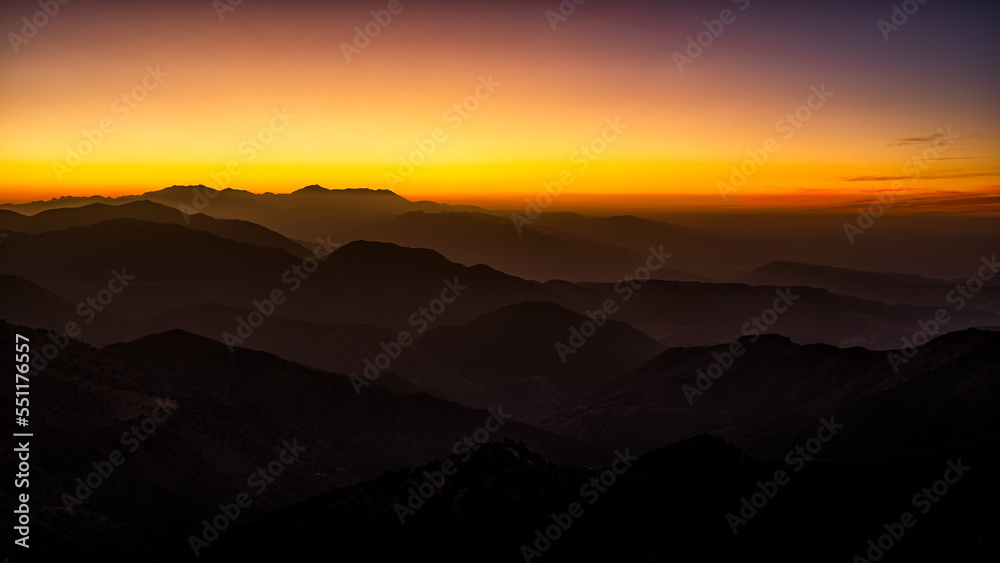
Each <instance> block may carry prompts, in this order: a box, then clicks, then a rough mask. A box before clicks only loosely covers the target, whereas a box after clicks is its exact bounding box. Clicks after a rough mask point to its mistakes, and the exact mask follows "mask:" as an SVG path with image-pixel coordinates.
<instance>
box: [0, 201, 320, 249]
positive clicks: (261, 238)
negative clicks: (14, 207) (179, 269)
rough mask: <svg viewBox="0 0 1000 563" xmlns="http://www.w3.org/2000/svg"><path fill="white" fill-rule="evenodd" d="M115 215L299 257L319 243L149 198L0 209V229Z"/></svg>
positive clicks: (41, 228)
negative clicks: (30, 211)
mask: <svg viewBox="0 0 1000 563" xmlns="http://www.w3.org/2000/svg"><path fill="white" fill-rule="evenodd" d="M115 219H139V220H142V221H149V222H152V223H167V224H173V225H184V226H187V227H190V228H192V229H196V230H199V231H206V232H209V233H212V234H214V235H217V236H220V237H222V238H228V239H232V240H235V241H238V242H244V243H247V244H253V245H256V246H263V247H274V248H281V249H282V250H285V251H286V252H288V253H289V254H292V255H293V256H298V257H300V258H301V257H305V256H307V255H309V253H310V251H311V250H312V249H313V248H314V247H315V246H316V243H312V244H309V245H307V246H306V247H303V246H302V245H301V244H299V243H296V242H293V241H291V240H288V239H286V238H285V237H283V236H281V235H279V234H278V233H276V232H274V231H271V230H268V229H265V228H264V227H261V226H260V225H257V224H254V223H251V222H249V221H240V220H235V219H227V220H223V219H215V218H213V217H209V216H207V215H204V214H200V213H199V214H195V215H190V216H187V217H185V216H184V214H182V213H181V212H180V211H178V210H177V209H176V208H171V207H167V206H164V205H160V204H158V203H153V202H152V201H147V200H137V201H133V202H131V203H124V204H120V205H107V204H104V203H91V204H87V205H84V206H82V207H64V208H58V209H50V210H47V211H42V212H40V213H38V214H37V215H32V216H30V217H25V216H22V215H18V214H16V213H13V212H7V211H3V212H0V230H9V231H15V232H19V233H28V234H38V233H44V232H48V231H61V230H64V229H68V228H70V227H85V226H88V225H94V224H97V223H101V222H103V221H112V220H115ZM307 248H308V249H309V250H307Z"/></svg>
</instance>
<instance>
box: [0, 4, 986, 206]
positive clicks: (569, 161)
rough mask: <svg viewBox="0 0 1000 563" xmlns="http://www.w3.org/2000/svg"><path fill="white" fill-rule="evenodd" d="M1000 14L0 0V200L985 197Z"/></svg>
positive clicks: (896, 7)
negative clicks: (350, 191)
mask: <svg viewBox="0 0 1000 563" xmlns="http://www.w3.org/2000/svg"><path fill="white" fill-rule="evenodd" d="M47 1H48V3H47ZM230 2H231V3H230ZM50 4H51V5H50ZM668 4H669V5H668ZM814 4H815V5H814ZM42 5H46V6H48V9H49V11H50V12H54V15H49V14H46V13H44V12H43V11H42V9H43V8H42V7H41V6H42ZM56 7H57V8H58V9H56ZM903 8H906V10H907V11H911V12H912V13H910V14H907V13H906V11H904V9H903ZM914 8H915V10H914ZM390 9H391V11H390ZM392 11H395V12H396V13H392ZM894 11H898V13H895V16H894ZM373 12H374V14H373ZM998 15H1000V6H998V5H997V4H996V3H995V2H992V3H991V2H971V1H967V0H959V1H952V2H944V1H943V0H926V2H925V3H923V4H919V3H918V2H917V1H916V0H909V1H908V2H896V3H895V4H894V3H893V2H881V1H877V0H876V1H867V2H858V1H854V0H846V1H839V2H826V3H804V2H791V1H765V0H713V1H707V2H706V1H700V2H695V1H686V2H669V3H667V2H647V1H642V2H612V1H610V0H605V1H598V0H586V1H584V2H582V3H580V4H575V3H574V2H572V1H571V0H565V1H562V2H560V1H559V0H548V1H534V2H528V1H513V2H485V1H479V0H468V1H464V2H432V1H429V0H428V1H422V0H412V1H410V0H393V1H389V0H372V1H365V2H354V3H351V4H349V5H345V4H343V3H340V4H339V5H336V6H331V5H329V4H328V3H322V2H305V1H284V2H278V1H267V0H242V1H241V2H240V1H239V0H229V2H226V0H218V1H215V2H213V1H211V0H198V1H191V0H180V1H176V2H170V3H168V2H137V1H130V2H117V1H114V2H112V1H100V0H95V1H89V2H83V1H80V0H68V1H67V3H66V4H65V5H62V4H60V3H59V2H58V0H42V2H41V3H39V2H38V1H37V0H36V1H34V2H32V1H26V0H8V1H5V2H4V3H3V4H2V7H0V30H2V31H3V32H4V34H5V37H6V40H5V41H4V44H3V45H2V46H0V200H3V202H22V201H30V200H38V199H48V198H51V197H58V196H63V195H94V194H99V195H106V196H116V195H124V194H134V193H142V192H145V191H151V190H156V189H161V188H164V187H167V186H171V185H197V184H203V185H207V186H210V187H215V188H219V189H221V188H226V187H231V188H235V189H244V190H249V191H253V192H258V193H259V192H265V191H271V192H275V193H283V192H290V191H294V190H296V189H299V188H301V187H303V186H306V185H311V184H319V185H322V186H324V187H327V188H347V187H368V188H373V189H392V190H393V191H395V192H396V193H399V194H400V195H403V196H404V197H407V198H409V199H434V200H438V201H446V202H455V203H477V204H488V203H490V202H497V203H509V202H512V201H523V199H524V198H525V197H528V198H537V197H538V196H539V195H540V194H543V193H545V190H546V189H547V190H548V191H549V193H553V194H558V197H561V198H563V200H562V201H563V202H572V201H577V202H580V201H588V202H591V203H592V204H594V205H597V206H599V205H600V201H602V200H608V198H618V199H619V200H621V201H624V200H628V201H636V202H641V203H640V205H649V204H651V203H650V202H663V201H673V202H681V203H692V204H697V205H704V206H710V207H732V206H741V205H742V206H753V205H763V204H768V205H777V206H788V207H790V208H792V207H798V206H808V205H813V206H822V205H827V204H831V203H835V202H840V201H845V200H854V199H859V198H865V197H871V196H872V194H875V193H878V192H881V191H884V190H887V189H894V190H895V191H896V193H898V194H899V195H900V197H904V196H905V197H919V198H922V201H937V202H942V203H941V204H940V205H942V206H946V204H947V201H948V200H949V197H948V194H962V196H963V197H962V198H961V199H962V200H963V201H964V202H966V203H967V202H968V198H969V197H972V198H973V199H974V198H977V197H981V196H982V197H983V198H984V199H987V198H990V197H991V196H992V199H996V197H995V196H996V195H997V193H998V192H1000V150H998V149H1000V104H998V102H997V100H1000V75H998V72H997V69H1000V64H998V63H1000V34H997V33H995V29H996V25H997V23H998V20H1000V18H998ZM894 17H895V20H894V19H893V18H894ZM904 17H905V21H904V19H903V18H904ZM23 18H27V21H28V22H31V21H32V20H34V23H28V24H26V23H25V21H26V20H25V19H23ZM378 20H381V22H380V21H378ZM879 20H883V21H884V22H886V23H883V24H880V23H879ZM39 23H40V24H42V25H38V24H39ZM358 30H360V32H359V31H358ZM699 40H700V44H699ZM894 182H895V184H894ZM546 186H547V187H546ZM966 196H968V197H966ZM594 202H597V203H594Z"/></svg>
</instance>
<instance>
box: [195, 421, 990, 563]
mask: <svg viewBox="0 0 1000 563" xmlns="http://www.w3.org/2000/svg"><path fill="white" fill-rule="evenodd" d="M632 453H634V452H630V453H629V454H628V455H626V454H625V452H623V451H620V450H619V451H617V452H608V454H607V456H606V457H607V460H606V462H605V463H604V464H602V465H600V466H595V467H589V468H571V467H565V466H559V465H555V464H552V463H549V462H547V461H546V460H545V459H544V458H543V457H542V456H539V455H537V454H535V453H533V452H531V451H530V450H529V449H527V448H525V447H523V445H519V444H515V443H513V442H507V443H504V444H493V445H491V446H490V447H488V448H484V449H481V450H480V451H478V452H476V453H475V454H474V455H473V456H472V457H471V459H469V460H468V461H465V462H463V461H462V460H461V459H457V458H453V459H451V460H450V461H451V462H452V463H454V464H456V465H455V466H456V467H457V469H455V471H454V474H453V475H452V476H450V477H448V478H446V479H443V480H441V481H439V482H441V483H442V485H441V486H440V487H439V488H438V489H437V490H434V492H433V493H430V494H428V495H427V497H428V498H427V499H426V500H424V499H422V498H420V497H417V496H413V495H414V493H413V492H412V491H416V490H417V489H418V488H419V487H420V486H421V484H422V483H424V482H425V480H426V479H427V477H425V474H424V472H434V471H438V470H439V469H440V467H442V464H443V463H444V460H441V461H439V462H435V463H431V464H428V465H427V466H425V467H420V468H414V469H411V470H404V471H394V472H387V473H385V474H383V475H380V476H379V477H378V478H376V479H373V480H370V481H366V482H364V483H361V484H359V485H356V486H352V487H348V488H344V489H340V490H337V491H333V492H331V493H328V494H325V495H321V496H318V497H315V498H313V499H310V500H308V501H305V502H303V503H300V504H298V505H296V506H294V507H291V508H289V509H286V510H282V511H280V512H277V513H275V514H273V515H270V516H268V517H267V518H264V519H262V520H260V521H258V522H256V523H254V524H253V525H251V526H250V527H248V528H245V529H243V530H240V531H237V532H234V533H233V534H231V535H229V536H227V537H225V538H224V539H223V540H221V541H220V542H219V544H218V545H217V546H213V547H211V548H209V549H207V550H205V552H204V556H205V559H206V560H208V561H267V560H275V559H279V558H281V559H283V560H300V561H304V560H312V558H313V557H315V554H329V555H330V556H332V557H333V558H335V559H336V560H340V561H380V562H381V561H387V562H388V561H413V560H426V559H434V560H442V561H455V562H469V563H472V562H476V563H478V562H494V561H495V562H516V561H529V562H530V561H542V562H546V561H551V562H579V561H727V562H728V561H737V562H743V561H745V562H756V561H779V562H786V561H787V562H796V563H797V562H801V561H812V562H828V561H829V562H834V561H851V560H852V557H854V556H856V555H859V556H861V557H867V551H868V550H869V549H870V548H869V545H868V541H869V540H871V541H873V542H879V541H882V542H883V545H884V546H885V545H891V547H890V549H889V554H890V555H889V556H885V557H886V560H887V561H888V560H890V559H889V558H890V557H891V560H895V561H913V560H956V561H958V560H960V561H970V562H971V561H990V560H992V559H991V557H995V556H996V554H997V549H998V542H997V539H998V538H997V532H996V530H997V525H998V524H1000V520H998V517H997V515H996V511H995V510H994V506H995V503H996V501H997V500H1000V498H998V491H1000V486H998V484H997V482H996V481H995V480H994V479H993V478H992V475H991V472H994V471H996V469H997V462H998V461H1000V460H998V457H997V455H996V450H995V449H992V450H990V449H985V448H968V449H955V450H952V451H946V452H938V453H934V454H924V455H914V456H907V457H885V458H881V459H872V460H851V459H839V458H830V457H826V456H824V459H815V460H812V461H810V462H809V464H808V465H804V466H802V469H801V472H796V471H795V469H794V468H793V467H792V466H790V465H788V464H786V463H785V462H784V461H783V460H781V459H768V458H764V457H760V456H757V455H755V454H753V453H752V452H748V451H744V450H738V449H736V448H734V447H733V446H731V445H729V444H727V443H726V442H724V441H723V440H721V439H719V438H709V437H707V436H700V437H697V438H693V439H691V440H688V441H685V442H682V443H679V444H675V445H673V446H670V447H668V448H664V449H661V450H656V451H653V452H649V453H647V454H645V455H643V456H641V457H639V458H638V459H635V460H633V459H630V458H631V457H634V456H632ZM623 460H628V461H627V463H628V464H630V466H626V461H623ZM952 467H958V468H966V467H967V468H968V469H966V470H964V474H963V475H962V476H961V477H958V474H957V473H956V472H955V471H954V470H952V469H951V468H952ZM618 470H621V473H620V474H618V473H616V471H618ZM778 471H783V472H784V475H785V477H784V478H782V479H781V480H782V483H783V484H781V485H778V484H776V483H775V482H774V480H775V474H776V472H778ZM947 471H951V472H950V473H947V475H948V477H949V479H953V480H955V482H954V483H953V484H952V485H950V486H948V487H947V488H948V492H946V493H944V494H943V495H941V496H938V497H934V498H936V499H937V501H936V502H935V501H931V500H929V499H924V498H923V497H921V498H920V500H919V501H918V502H919V504H918V505H917V506H914V505H913V503H912V497H913V496H914V495H921V494H922V493H921V490H922V489H923V488H925V487H928V486H932V487H933V486H934V485H933V483H935V481H940V480H942V478H943V475H946V472H947ZM611 476H613V477H611ZM593 479H597V481H592V480H593ZM601 479H604V481H603V483H602V481H600V480H601ZM761 484H763V488H764V489H766V490H768V491H770V492H771V496H770V497H768V496H766V493H763V492H761V490H762V486H761ZM427 490H430V489H427ZM938 492H941V490H940V489H939V491H938ZM416 494H419V493H416ZM754 495H758V496H757V497H754ZM931 495H932V496H933V493H931ZM411 496H412V497H413V499H414V500H412V501H411V500H410V499H411ZM743 498H747V499H750V498H754V501H753V502H756V503H757V506H756V507H753V506H752V507H751V508H750V509H749V510H748V509H745V508H743V505H742V499H743ZM411 502H412V504H411ZM747 502H748V503H749V502H750V501H749V500H748V501H747ZM574 503H575V505H576V506H575V507H574ZM409 506H414V507H416V508H415V509H414V510H412V511H409V512H408V511H407V510H406V508H408V507H409ZM403 507H406V508H403ZM924 509H926V510H927V513H926V514H921V513H920V511H921V510H924ZM741 510H743V513H742V516H741V512H740V511H741ZM907 511H910V512H911V513H912V514H914V515H915V524H914V525H913V527H912V528H903V530H904V531H903V533H902V534H901V535H900V537H899V539H894V538H888V539H886V540H880V536H881V535H883V534H886V533H887V532H886V529H885V528H884V527H883V526H884V525H887V524H889V525H891V524H897V523H898V522H899V518H900V514H902V513H903V512H907ZM908 522H909V520H908ZM560 524H561V525H560ZM897 527H898V526H897ZM734 530H735V533H734ZM897 533H898V532H897ZM545 535H547V537H544V536H545ZM890 540H891V543H890ZM873 553H874V554H875V555H880V552H873ZM881 558H882V556H879V557H877V559H881ZM873 559H876V558H874V557H873ZM865 560H866V561H867V560H868V559H865ZM855 561H857V560H856V559H855Z"/></svg>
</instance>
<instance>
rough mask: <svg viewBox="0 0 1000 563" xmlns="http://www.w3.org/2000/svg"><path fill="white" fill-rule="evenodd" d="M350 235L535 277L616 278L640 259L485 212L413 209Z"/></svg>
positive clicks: (594, 279)
mask: <svg viewBox="0 0 1000 563" xmlns="http://www.w3.org/2000/svg"><path fill="white" fill-rule="evenodd" d="M350 238H352V239H364V240H376V241H383V242H391V243H395V244H399V245H402V246H410V247H416V248H433V249H434V250H436V251H438V252H440V253H441V254H443V255H444V256H446V257H447V258H448V259H449V260H453V261H455V262H459V263H461V264H466V265H470V266H471V265H473V264H487V265H489V266H490V267H493V268H496V269H498V270H500V271H503V272H507V273H508V274H511V275H515V276H518V277H520V278H524V279H532V280H538V281H547V280H551V279H565V280H570V281H617V280H619V279H621V277H622V276H623V275H625V274H626V273H628V272H631V271H634V270H635V268H636V265H637V264H641V258H640V257H639V256H636V255H635V254H633V253H632V252H629V251H627V250H625V249H623V248H620V247H615V246H611V245H608V244H603V243H598V242H595V241H593V240H591V239H587V238H583V237H577V236H570V235H567V234H565V233H559V234H558V235H554V234H548V233H544V234H543V233H541V232H539V231H537V230H535V229H532V228H530V227H529V228H524V229H522V232H520V233H518V231H517V230H516V229H515V227H514V224H513V223H511V222H510V220H509V219H506V218H501V217H497V216H494V215H487V214H485V213H451V212H444V213H425V212H423V211H414V212H411V213H405V214H403V215H399V216H397V217H393V218H392V219H387V220H384V221H379V222H375V223H370V224H368V225H364V226H362V227H360V228H358V229H356V230H354V231H352V232H351V235H350Z"/></svg>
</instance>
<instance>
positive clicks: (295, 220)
mask: <svg viewBox="0 0 1000 563" xmlns="http://www.w3.org/2000/svg"><path fill="white" fill-rule="evenodd" d="M140 200H148V201H152V202H156V203H159V204H162V205H165V206H167V207H172V208H174V209H178V210H183V211H185V212H186V213H189V214H193V213H197V212H203V213H204V214H206V215H210V216H212V217H217V218H220V219H240V220H244V221H251V222H253V223H257V224H258V225H262V226H264V227H266V228H268V229H271V230H274V231H277V232H279V233H281V234H283V235H285V236H287V237H289V238H292V239H296V240H304V241H313V240H315V239H316V237H322V238H326V237H327V236H331V237H333V239H334V240H338V239H340V238H342V237H343V236H344V234H345V233H346V232H347V231H348V230H349V229H351V228H354V227H356V226H358V225H361V224H364V223H368V222H371V221H373V220H376V219H382V218H388V217H392V216H395V215H399V214H402V213H407V212H410V211H421V210H422V211H443V210H455V211H475V210H479V208H477V207H474V206H451V205H446V204H439V203H434V202H423V201H421V202H412V201H409V200H407V199H405V198H403V197H401V196H399V195H396V194H395V193H393V192H391V191H389V190H371V189H367V188H357V189H340V190H328V189H326V188H323V187H320V186H316V185H313V186H307V187H305V188H302V189H300V190H297V191H294V192H292V193H288V194H274V193H270V192H268V193H263V194H254V193H251V192H247V191H243V190H234V189H231V188H226V189H223V190H220V191H217V192H213V191H208V190H207V189H206V187H205V186H172V187H169V188H165V189H162V190H157V191H152V192H146V193H144V194H142V195H131V196H123V197H118V198H103V197H90V198H72V197H63V198H58V199H52V200H49V201H44V202H42V201H38V202H32V203H25V204H18V205H13V204H4V205H0V210H3V209H6V210H11V211H17V212H19V213H22V214H24V215H33V214H35V213H39V212H41V211H44V210H48V209H56V208H62V207H81V206H84V205H87V204H90V203H105V204H109V205H120V204H123V203H130V202H134V201H140Z"/></svg>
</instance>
